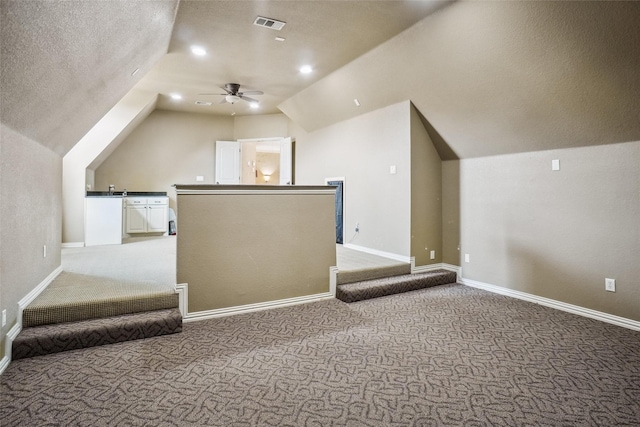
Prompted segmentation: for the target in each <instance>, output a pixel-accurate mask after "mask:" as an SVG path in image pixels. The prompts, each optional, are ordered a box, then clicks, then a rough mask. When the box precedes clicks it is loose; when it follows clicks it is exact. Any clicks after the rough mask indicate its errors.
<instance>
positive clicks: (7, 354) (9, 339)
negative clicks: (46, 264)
mask: <svg viewBox="0 0 640 427" xmlns="http://www.w3.org/2000/svg"><path fill="white" fill-rule="evenodd" d="M60 273H62V266H61V265H60V266H58V267H57V268H56V269H55V270H53V271H52V272H51V273H50V274H49V275H48V276H47V277H45V278H44V280H43V281H42V282H40V284H38V286H36V287H35V288H33V289H32V290H31V292H29V293H28V294H27V295H25V296H24V297H23V298H22V299H21V300H20V301H18V317H17V319H16V324H15V325H13V327H12V328H11V329H9V332H7V335H6V336H5V341H4V357H3V358H2V360H1V361H0V374H2V373H3V372H4V370H5V369H6V368H7V366H9V363H11V350H12V348H13V341H14V340H15V339H16V337H17V336H18V334H19V333H20V331H22V312H23V311H24V309H25V308H27V306H29V304H31V302H32V301H33V300H34V299H36V298H37V297H38V295H40V294H41V293H42V291H44V290H45V289H46V288H47V286H49V284H50V283H51V282H53V280H54V279H55V278H56V277H58V275H59V274H60Z"/></svg>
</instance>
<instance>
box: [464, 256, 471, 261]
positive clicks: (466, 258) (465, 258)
mask: <svg viewBox="0 0 640 427" xmlns="http://www.w3.org/2000/svg"><path fill="white" fill-rule="evenodd" d="M464 262H471V261H470V257H469V254H464Z"/></svg>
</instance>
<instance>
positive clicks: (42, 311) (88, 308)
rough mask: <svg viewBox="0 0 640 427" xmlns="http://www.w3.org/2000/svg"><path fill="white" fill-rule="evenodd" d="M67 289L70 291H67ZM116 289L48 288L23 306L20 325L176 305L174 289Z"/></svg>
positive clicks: (27, 325)
mask: <svg viewBox="0 0 640 427" xmlns="http://www.w3.org/2000/svg"><path fill="white" fill-rule="evenodd" d="M131 289H133V291H132V290H131ZM70 291H73V292H74V294H72V295H71V294H69V292H70ZM117 291H118V289H115V290H111V292H113V295H102V294H100V295H95V292H94V291H92V289H91V288H88V291H85V290H83V289H82V288H79V289H76V290H73V289H72V288H53V289H49V288H48V289H46V290H45V293H46V294H45V295H41V296H40V297H38V298H37V299H36V300H34V301H33V302H32V303H31V304H29V306H28V307H26V308H25V309H24V311H23V312H22V325H23V327H25V328H28V327H33V326H40V325H48V324H57V323H67V322H77V321H81V320H89V319H98V318H102V317H111V316H119V315H122V314H132V313H139V312H144V311H153V310H162V309H170V308H177V307H178V294H177V293H176V292H175V291H174V290H166V291H161V292H158V291H151V290H148V289H143V290H142V291H140V290H139V289H137V290H136V289H135V287H134V285H129V290H128V293H124V292H120V293H118V292H117ZM134 291H136V292H134ZM92 292H93V293H92ZM68 294H69V295H68ZM69 301H71V302H69Z"/></svg>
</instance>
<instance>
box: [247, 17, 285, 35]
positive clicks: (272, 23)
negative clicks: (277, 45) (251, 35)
mask: <svg viewBox="0 0 640 427" xmlns="http://www.w3.org/2000/svg"><path fill="white" fill-rule="evenodd" d="M285 24H286V22H282V21H277V20H275V19H271V18H264V17H262V16H258V17H257V18H256V20H255V21H253V25H257V26H259V27H266V28H271V29H272V30H278V31H280V30H281V29H282V27H284V25H285Z"/></svg>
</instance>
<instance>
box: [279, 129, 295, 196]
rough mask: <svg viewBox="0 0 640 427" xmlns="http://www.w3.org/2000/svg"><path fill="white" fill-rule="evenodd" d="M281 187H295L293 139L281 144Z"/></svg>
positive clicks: (284, 140)
mask: <svg viewBox="0 0 640 427" xmlns="http://www.w3.org/2000/svg"><path fill="white" fill-rule="evenodd" d="M280 185H293V144H292V142H291V138H283V139H282V141H281V142H280Z"/></svg>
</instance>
